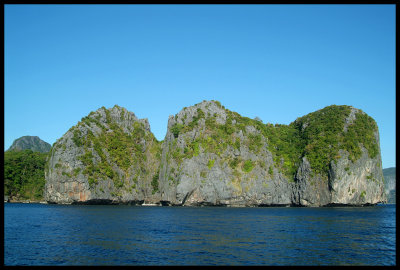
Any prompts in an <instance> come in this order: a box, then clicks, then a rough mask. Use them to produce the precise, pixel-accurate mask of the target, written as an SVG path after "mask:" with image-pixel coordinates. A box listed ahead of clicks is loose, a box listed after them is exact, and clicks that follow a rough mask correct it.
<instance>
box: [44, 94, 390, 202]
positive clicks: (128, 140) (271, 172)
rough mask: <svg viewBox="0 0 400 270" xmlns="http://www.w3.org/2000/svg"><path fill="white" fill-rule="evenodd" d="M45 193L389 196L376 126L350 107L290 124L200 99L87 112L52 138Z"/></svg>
mask: <svg viewBox="0 0 400 270" xmlns="http://www.w3.org/2000/svg"><path fill="white" fill-rule="evenodd" d="M45 179H46V184H45V191H44V198H45V200H46V201H47V202H48V203H56V204H131V205H149V204H153V205H171V206H238V207H239V206H248V207H250V206H308V207H320V206H345V205H347V206H364V205H375V204H377V203H381V202H386V196H385V192H384V183H383V174H382V161H381V153H380V145H379V131H378V126H377V124H376V122H375V121H374V119H372V118H371V117H370V116H368V115H367V114H366V113H364V112H363V111H361V110H360V109H357V108H354V107H352V106H346V105H342V106H338V105H332V106H328V107H325V108H322V109H320V110H318V111H315V112H311V113H309V114H307V115H305V116H301V117H299V118H297V119H295V120H294V121H293V122H291V123H290V124H289V125H281V124H270V123H266V124H265V123H263V122H262V121H261V120H260V119H257V118H256V119H250V118H248V117H244V116H241V115H240V114H238V113H236V112H233V111H230V110H228V109H226V108H225V107H224V106H223V105H221V103H220V102H218V101H213V100H212V101H203V102H201V103H198V104H196V105H193V106H191V107H185V108H183V109H182V110H181V111H180V112H179V113H177V114H175V115H174V116H172V115H171V116H169V119H168V128H167V133H166V135H165V138H164V140H163V141H161V142H160V141H158V140H157V139H156V138H155V136H154V135H153V133H152V132H151V129H150V125H149V122H148V120H147V119H138V118H137V117H136V116H135V114H134V113H133V112H130V111H128V110H126V109H125V108H122V107H119V106H118V105H115V106H114V107H113V108H109V109H106V108H104V107H102V108H99V109H98V110H97V111H94V112H91V113H90V114H89V115H88V116H86V117H83V118H82V119H81V120H80V121H79V122H78V123H77V124H76V125H75V126H73V127H71V128H70V129H69V130H68V131H67V132H66V133H65V134H64V135H63V136H62V137H61V138H59V139H58V140H57V141H56V142H55V143H54V144H53V146H52V148H51V150H50V153H49V155H48V159H47V162H46V166H45Z"/></svg>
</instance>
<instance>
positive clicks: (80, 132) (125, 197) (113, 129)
mask: <svg viewBox="0 0 400 270" xmlns="http://www.w3.org/2000/svg"><path fill="white" fill-rule="evenodd" d="M159 153H160V147H159V142H158V141H157V140H156V139H155V137H154V135H153V134H152V133H151V131H150V126H149V123H148V121H147V119H138V118H136V116H135V115H134V114H133V113H132V112H128V111H127V110H126V109H124V108H121V107H119V106H114V107H113V108H111V109H106V108H104V107H102V108H100V109H99V110H97V111H96V112H91V113H90V114H89V115H88V116H87V117H85V118H82V120H81V121H80V122H79V123H78V124H77V125H76V126H74V127H72V128H71V129H70V130H68V132H67V133H65V134H64V136H62V137H61V138H60V139H59V140H57V142H56V143H55V144H54V145H53V147H52V149H51V151H50V154H49V159H48V162H47V166H46V169H45V178H46V185H45V192H44V197H45V199H46V200H47V201H48V202H50V203H137V202H140V203H142V202H143V201H159V198H158V197H159V193H158V175H157V173H158V167H159V157H158V156H159Z"/></svg>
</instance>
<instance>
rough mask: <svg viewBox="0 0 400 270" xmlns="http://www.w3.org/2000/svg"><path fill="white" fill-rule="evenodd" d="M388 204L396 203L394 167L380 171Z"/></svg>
mask: <svg viewBox="0 0 400 270" xmlns="http://www.w3.org/2000/svg"><path fill="white" fill-rule="evenodd" d="M382 172H383V178H384V179H385V193H386V197H387V201H388V203H396V167H392V168H386V169H383V170H382Z"/></svg>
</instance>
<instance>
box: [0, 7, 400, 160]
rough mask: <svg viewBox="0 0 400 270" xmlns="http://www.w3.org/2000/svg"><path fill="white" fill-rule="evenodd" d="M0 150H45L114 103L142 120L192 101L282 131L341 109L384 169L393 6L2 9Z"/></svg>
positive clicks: (390, 112) (158, 127)
mask: <svg viewBox="0 0 400 270" xmlns="http://www.w3.org/2000/svg"><path fill="white" fill-rule="evenodd" d="M4 23H5V25H4V31H5V32H4V49H5V51H4V56H5V62H4V68H5V69H4V75H5V81H4V138H5V140H4V148H5V150H6V149H8V148H9V147H10V146H11V144H12V142H13V141H14V140H15V139H17V138H19V137H21V136H25V135H31V136H39V137H40V138H41V139H42V140H44V141H46V142H48V143H50V144H53V143H54V142H55V141H56V140H57V139H58V138H60V137H61V136H63V135H64V134H65V132H67V131H68V129H69V128H70V127H71V126H73V125H75V124H77V122H78V121H80V119H81V118H82V117H84V116H86V115H88V114H89V113H90V112H91V111H95V110H97V109H98V108H100V107H102V106H105V107H106V108H110V107H113V106H114V105H115V104H118V105H119V106H122V107H125V108H126V109H128V110H129V111H132V112H134V113H135V114H136V116H137V117H139V118H148V119H149V122H150V126H151V130H152V131H153V133H154V134H155V136H156V137H157V139H158V140H162V139H164V136H165V133H166V128H167V122H168V116H169V115H174V114H176V113H178V112H179V111H180V110H181V109H182V108H183V107H188V106H191V105H194V104H196V103H199V102H201V101H203V100H218V101H220V102H221V104H222V105H224V106H225V107H226V108H228V109H230V110H232V111H236V112H238V113H239V114H241V115H243V116H247V117H251V118H254V117H256V116H258V117H259V118H261V119H262V120H263V121H264V123H267V122H269V123H279V124H289V123H290V122H292V121H294V120H295V119H296V118H297V117H300V116H303V115H305V114H307V113H310V112H313V111H316V110H319V109H322V108H324V107H325V106H329V105H332V104H336V105H351V106H354V107H356V108H359V109H361V110H363V111H364V112H366V113H367V114H368V115H370V116H371V117H373V118H374V119H375V120H376V122H377V123H378V127H379V132H380V144H381V151H382V161H383V168H387V167H394V166H395V148H396V147H395V144H396V139H395V124H396V123H395V108H396V104H395V94H396V90H395V5H151V6H150V5H5V8H4Z"/></svg>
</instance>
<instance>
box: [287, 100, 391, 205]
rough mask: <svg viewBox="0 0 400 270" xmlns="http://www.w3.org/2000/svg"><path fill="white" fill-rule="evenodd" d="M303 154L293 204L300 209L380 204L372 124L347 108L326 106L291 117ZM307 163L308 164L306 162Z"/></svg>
mask: <svg viewBox="0 0 400 270" xmlns="http://www.w3.org/2000/svg"><path fill="white" fill-rule="evenodd" d="M291 125H292V126H294V127H297V128H298V129H299V130H300V136H301V137H302V138H303V140H304V141H303V143H304V151H303V158H302V162H301V164H300V166H299V169H298V170H297V174H296V176H295V180H296V186H295V188H294V194H293V195H294V196H293V202H294V203H295V204H298V205H304V206H323V205H365V204H376V203H379V202H385V201H386V196H385V193H384V184H383V175H382V161H381V154H380V146H379V133H378V127H377V125H376V123H375V121H374V120H373V119H372V118H371V117H369V116H368V115H366V114H365V113H364V112H362V111H361V110H358V109H356V108H353V107H350V106H329V107H326V108H324V109H322V110H319V111H317V112H314V113H311V114H308V115H307V116H304V117H302V118H299V119H297V120H296V121H295V122H293V123H292V124H291ZM308 160H312V164H310V162H309V161H308Z"/></svg>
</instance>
